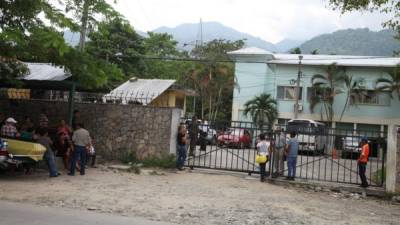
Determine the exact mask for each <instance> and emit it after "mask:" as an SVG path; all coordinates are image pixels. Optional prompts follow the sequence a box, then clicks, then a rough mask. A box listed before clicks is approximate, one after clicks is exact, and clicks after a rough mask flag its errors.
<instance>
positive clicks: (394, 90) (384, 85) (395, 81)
mask: <svg viewBox="0 0 400 225" xmlns="http://www.w3.org/2000/svg"><path fill="white" fill-rule="evenodd" d="M389 76H390V77H389V78H379V79H377V80H376V89H377V91H380V92H387V93H389V94H390V96H391V97H392V98H393V94H395V95H397V98H398V99H400V67H399V66H397V67H396V68H394V69H393V70H392V71H389Z"/></svg>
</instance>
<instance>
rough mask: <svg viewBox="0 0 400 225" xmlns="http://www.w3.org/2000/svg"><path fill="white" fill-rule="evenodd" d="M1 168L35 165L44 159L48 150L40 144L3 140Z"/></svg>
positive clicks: (11, 139) (0, 153) (0, 155)
mask: <svg viewBox="0 0 400 225" xmlns="http://www.w3.org/2000/svg"><path fill="white" fill-rule="evenodd" d="M1 143H2V144H1V146H2V147H1V150H0V167H1V169H3V170H4V169H7V168H9V167H12V166H17V167H18V166H19V165H22V166H25V165H30V164H35V163H36V162H38V161H40V160H42V159H43V155H44V153H45V151H46V148H45V147H44V146H43V145H41V144H38V143H35V142H29V141H22V140H19V139H14V138H1Z"/></svg>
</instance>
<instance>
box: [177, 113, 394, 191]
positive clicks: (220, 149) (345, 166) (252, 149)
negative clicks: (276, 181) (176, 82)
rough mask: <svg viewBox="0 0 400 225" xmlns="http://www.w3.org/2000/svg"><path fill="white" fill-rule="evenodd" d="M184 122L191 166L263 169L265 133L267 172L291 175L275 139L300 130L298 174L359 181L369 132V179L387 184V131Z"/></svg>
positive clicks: (338, 181)
mask: <svg viewBox="0 0 400 225" xmlns="http://www.w3.org/2000/svg"><path fill="white" fill-rule="evenodd" d="M182 122H183V123H185V122H186V124H187V127H188V136H189V137H190V138H191V140H190V143H191V144H189V146H188V156H189V157H188V159H187V161H186V166H188V167H191V168H195V167H196V168H209V169H217V170H230V171H238V172H246V173H249V174H252V173H259V172H260V171H259V165H258V164H257V163H256V162H255V156H256V154H257V149H256V144H257V142H258V137H259V135H260V134H265V136H266V139H267V142H269V143H270V145H271V146H272V148H271V155H270V160H269V162H268V164H267V174H270V175H274V176H275V175H276V176H279V175H280V176H286V175H287V166H286V165H285V166H284V169H283V170H281V171H277V169H278V166H277V164H278V162H279V159H278V154H277V152H278V151H279V150H278V149H277V148H276V147H275V142H276V140H277V137H278V135H283V137H284V138H285V139H286V140H288V139H289V136H290V133H291V132H295V133H296V134H297V136H296V139H297V140H298V142H299V152H298V156H297V165H296V168H297V171H296V177H297V178H301V179H305V180H317V181H329V182H337V183H349V184H360V183H361V181H360V178H359V176H358V163H357V159H358V158H359V156H360V152H361V148H360V146H359V142H360V138H361V137H362V136H367V137H368V140H369V145H370V157H369V162H368V164H367V172H366V175H367V179H368V181H369V183H370V184H371V185H372V186H383V183H384V176H385V175H384V174H385V160H386V148H387V138H386V133H384V132H378V131H373V130H352V129H336V128H330V127H324V128H320V129H310V128H297V129H295V128H293V127H289V126H287V125H282V126H279V127H280V128H281V129H283V132H277V131H276V129H274V130H273V129H272V127H270V128H268V127H262V128H260V127H257V126H256V125H255V124H253V123H251V122H239V121H232V122H230V123H210V124H203V123H198V124H197V126H195V127H196V128H194V129H193V125H192V123H191V121H190V120H189V121H188V120H187V121H182ZM274 127H277V126H274ZM285 164H286V163H285Z"/></svg>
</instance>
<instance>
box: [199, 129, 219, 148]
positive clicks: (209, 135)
mask: <svg viewBox="0 0 400 225" xmlns="http://www.w3.org/2000/svg"><path fill="white" fill-rule="evenodd" d="M199 131H200V133H199V138H198V140H200V136H202V137H204V138H205V139H206V141H207V144H212V145H214V144H216V143H217V131H216V130H214V129H212V128H210V126H209V125H208V124H199Z"/></svg>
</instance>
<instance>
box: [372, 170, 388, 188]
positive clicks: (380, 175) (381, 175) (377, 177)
mask: <svg viewBox="0 0 400 225" xmlns="http://www.w3.org/2000/svg"><path fill="white" fill-rule="evenodd" d="M385 180H386V168H383V170H377V171H376V172H374V173H373V175H372V181H373V182H374V183H376V184H382V183H384V182H385Z"/></svg>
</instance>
